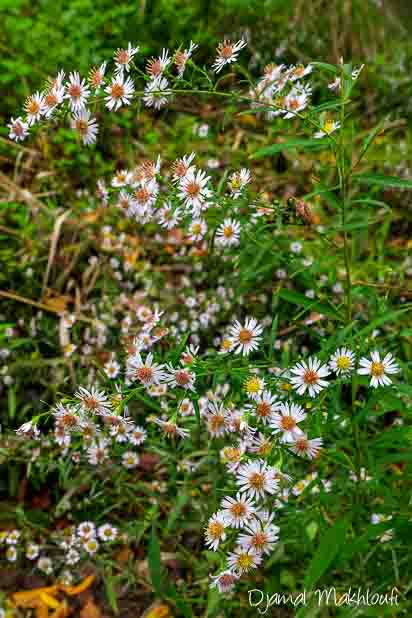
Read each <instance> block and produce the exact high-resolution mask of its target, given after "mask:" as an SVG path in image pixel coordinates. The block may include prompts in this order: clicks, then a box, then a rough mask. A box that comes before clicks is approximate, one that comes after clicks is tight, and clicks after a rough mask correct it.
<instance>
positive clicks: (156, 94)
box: [143, 75, 172, 109]
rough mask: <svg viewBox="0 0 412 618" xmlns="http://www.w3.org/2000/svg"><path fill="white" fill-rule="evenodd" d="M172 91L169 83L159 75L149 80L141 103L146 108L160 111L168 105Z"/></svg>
mask: <svg viewBox="0 0 412 618" xmlns="http://www.w3.org/2000/svg"><path fill="white" fill-rule="evenodd" d="M171 94H172V91H171V89H170V86H169V82H168V81H167V79H166V78H165V77H162V76H161V75H160V76H159V77H156V78H155V79H152V80H150V82H149V83H148V84H147V86H146V87H145V89H144V95H143V101H144V103H145V105H146V106H147V107H153V108H154V109H160V108H161V107H163V106H164V105H166V103H168V101H169V98H170V95H171Z"/></svg>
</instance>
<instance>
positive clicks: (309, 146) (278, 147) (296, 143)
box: [250, 139, 328, 159]
mask: <svg viewBox="0 0 412 618" xmlns="http://www.w3.org/2000/svg"><path fill="white" fill-rule="evenodd" d="M295 148H297V149H299V150H321V149H322V148H328V143H327V141H322V140H319V139H290V140H288V141H286V142H279V143H277V144H271V145H270V146H267V147H266V148H261V149H260V150H257V151H256V152H254V153H253V154H252V155H250V158H251V159H261V158H262V157H271V156H273V155H275V154H278V153H279V152H282V151H284V150H294V149H295Z"/></svg>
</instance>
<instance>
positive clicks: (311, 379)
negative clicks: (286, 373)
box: [303, 369, 319, 384]
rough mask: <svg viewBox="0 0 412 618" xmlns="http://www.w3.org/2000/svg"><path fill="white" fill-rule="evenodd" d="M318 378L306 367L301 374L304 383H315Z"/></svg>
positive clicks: (314, 372)
mask: <svg viewBox="0 0 412 618" xmlns="http://www.w3.org/2000/svg"><path fill="white" fill-rule="evenodd" d="M318 380H319V376H318V374H317V373H316V371H313V369H307V370H306V371H305V373H304V374H303V381H304V383H305V384H316V382H317V381H318Z"/></svg>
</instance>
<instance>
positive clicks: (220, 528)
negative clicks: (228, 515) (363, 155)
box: [205, 511, 227, 551]
mask: <svg viewBox="0 0 412 618" xmlns="http://www.w3.org/2000/svg"><path fill="white" fill-rule="evenodd" d="M226 525H227V524H226V520H225V518H224V517H223V514H222V512H221V511H218V512H217V513H215V514H214V515H212V517H211V518H210V519H209V521H208V524H207V526H206V532H205V536H206V545H208V546H209V547H210V548H211V549H213V551H216V550H217V548H218V547H219V544H220V543H221V542H222V541H225V540H226Z"/></svg>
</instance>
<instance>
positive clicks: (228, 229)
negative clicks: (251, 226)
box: [216, 219, 240, 247]
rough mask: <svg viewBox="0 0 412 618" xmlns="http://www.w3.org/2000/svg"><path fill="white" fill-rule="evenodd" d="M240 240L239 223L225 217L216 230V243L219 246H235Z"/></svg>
mask: <svg viewBox="0 0 412 618" xmlns="http://www.w3.org/2000/svg"><path fill="white" fill-rule="evenodd" d="M239 242H240V223H239V221H236V220H235V219H225V220H224V221H223V223H222V224H221V225H219V227H218V228H217V230H216V244H218V245H219V246H221V247H237V246H238V245H239Z"/></svg>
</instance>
